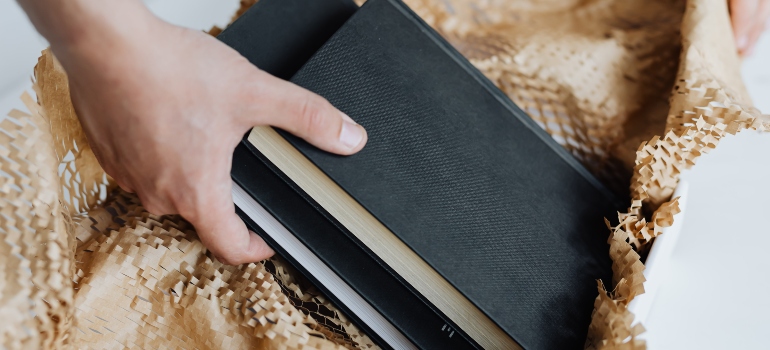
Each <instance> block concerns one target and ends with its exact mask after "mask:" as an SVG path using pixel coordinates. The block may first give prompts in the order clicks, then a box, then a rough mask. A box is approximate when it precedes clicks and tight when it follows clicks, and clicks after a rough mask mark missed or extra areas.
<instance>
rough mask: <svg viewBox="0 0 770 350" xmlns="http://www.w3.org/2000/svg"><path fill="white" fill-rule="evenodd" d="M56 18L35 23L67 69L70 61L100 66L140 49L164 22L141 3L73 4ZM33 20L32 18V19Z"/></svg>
mask: <svg viewBox="0 0 770 350" xmlns="http://www.w3.org/2000/svg"><path fill="white" fill-rule="evenodd" d="M63 7H66V8H64V9H60V10H61V11H60V12H56V11H50V12H52V13H55V14H56V16H55V17H56V18H45V16H43V18H38V19H39V20H42V21H44V23H35V25H36V27H38V29H39V30H40V32H41V33H42V34H43V35H44V36H45V37H46V39H48V41H49V43H50V44H51V49H52V50H53V52H54V54H55V55H56V57H57V58H58V59H59V60H60V61H61V62H62V64H63V65H64V66H65V68H66V67H67V66H69V65H71V64H70V62H73V63H74V62H81V63H84V64H88V65H93V64H97V63H98V62H99V61H100V60H103V59H107V58H108V57H113V58H115V57H116V56H118V55H120V53H121V52H125V51H126V50H129V49H131V48H132V47H137V46H139V44H140V43H141V41H142V40H145V39H146V38H149V37H150V35H151V33H152V32H155V31H156V30H157V29H156V28H158V27H160V25H161V23H165V22H162V21H161V20H160V19H158V18H157V17H155V16H154V15H153V14H152V13H151V12H150V11H149V10H148V9H147V8H146V7H145V6H144V4H143V3H142V2H141V1H134V0H129V1H126V0H100V1H78V0H75V1H71V2H70V5H69V6H68V5H64V6H63ZM30 17H32V16H30Z"/></svg>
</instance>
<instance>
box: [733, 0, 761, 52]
mask: <svg viewBox="0 0 770 350" xmlns="http://www.w3.org/2000/svg"><path fill="white" fill-rule="evenodd" d="M729 4H730V17H731V20H732V22H733V33H734V34H735V43H736V46H737V47H738V52H739V53H740V54H741V55H742V56H749V55H751V54H752V52H753V51H754V47H755V46H756V44H757V40H759V37H760V35H762V32H763V31H764V30H765V28H766V27H767V25H768V20H769V19H770V0H730V3H729Z"/></svg>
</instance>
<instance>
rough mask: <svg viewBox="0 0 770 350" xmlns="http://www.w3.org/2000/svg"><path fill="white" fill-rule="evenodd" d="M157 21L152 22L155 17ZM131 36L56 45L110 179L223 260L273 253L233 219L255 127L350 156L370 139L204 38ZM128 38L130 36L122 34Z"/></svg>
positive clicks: (145, 22) (317, 100) (154, 33)
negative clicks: (244, 147)
mask: <svg viewBox="0 0 770 350" xmlns="http://www.w3.org/2000/svg"><path fill="white" fill-rule="evenodd" d="M148 14H149V13H148ZM137 21H138V22H139V23H136V24H137V25H141V26H137V25H134V26H132V27H131V28H138V30H123V29H117V30H116V31H115V32H114V33H111V32H109V31H106V32H104V33H93V34H89V35H90V36H95V37H97V39H93V40H94V41H91V40H92V39H83V40H79V41H77V42H72V43H68V44H67V45H60V46H57V45H55V44H53V46H52V47H53V49H54V53H55V54H56V55H57V57H58V58H59V59H60V61H61V62H62V64H63V66H64V68H65V70H66V71H67V73H68V75H69V79H70V90H71V95H72V100H73V103H74V106H75V108H76V111H77V114H78V117H79V118H80V121H81V124H82V126H83V129H84V130H85V132H86V135H87V137H88V140H89V143H90V145H91V147H92V148H93V150H94V153H95V154H96V156H97V159H98V160H99V162H100V163H101V165H102V167H103V168H104V170H105V171H106V172H107V173H108V174H109V175H110V176H112V177H113V178H114V179H115V181H116V182H117V183H118V184H119V185H120V187H122V188H123V189H125V190H127V191H130V192H136V193H137V195H138V196H139V198H140V199H141V201H142V204H143V205H144V207H145V208H146V209H147V210H148V211H150V212H151V213H154V214H172V213H178V214H181V215H182V216H183V217H184V218H185V219H187V220H188V221H190V222H191V223H192V224H193V225H194V226H195V228H196V230H197V231H198V236H199V237H200V239H201V241H202V242H203V244H204V245H205V246H206V247H207V248H208V249H209V250H210V251H211V252H212V253H213V254H214V255H215V256H216V257H217V258H218V259H219V260H220V261H222V262H225V263H228V264H241V263H246V262H254V261H259V260H262V259H265V258H267V257H269V256H271V255H272V254H273V251H272V250H271V249H270V248H269V247H268V246H267V245H266V244H265V242H264V241H263V240H262V239H261V238H260V237H259V236H257V235H256V234H254V233H250V232H249V231H248V230H247V228H246V226H245V225H244V223H243V222H242V221H241V220H240V218H238V216H237V215H236V214H235V209H234V206H233V201H232V195H231V180H230V168H231V164H232V163H231V162H232V154H233V150H234V148H235V146H236V145H237V144H238V142H239V141H240V140H241V138H242V137H243V135H244V134H245V133H246V132H247V131H248V130H249V129H250V128H251V127H253V126H255V125H273V126H277V127H279V128H282V129H284V130H287V131H289V132H291V133H293V134H295V135H297V136H299V137H302V138H304V139H305V140H307V141H308V142H310V143H311V144H313V145H315V146H317V147H319V148H321V149H324V150H326V151H329V152H334V153H338V154H342V155H349V154H352V153H355V152H358V151H359V150H360V149H361V148H362V147H363V146H364V144H365V143H366V141H367V135H366V132H365V130H364V129H363V128H362V127H361V126H359V125H357V124H355V123H354V122H353V120H351V119H350V118H349V117H347V116H345V115H344V114H343V113H341V112H340V111H338V110H337V109H335V108H334V107H332V105H331V104H330V103H329V102H327V101H326V100H325V99H323V98H321V97H319V96H317V95H315V94H313V93H311V92H309V91H307V90H305V89H303V88H300V87H298V86H296V85H293V84H291V83H289V82H286V81H283V80H280V79H278V78H275V77H273V76H271V75H269V74H267V73H265V72H263V71H260V70H259V69H257V68H256V67H254V66H253V65H251V64H250V63H249V62H248V61H247V60H246V59H245V58H243V57H242V56H240V55H239V54H238V53H237V52H236V51H234V50H232V49H230V48H229V47H227V46H225V45H224V44H222V43H220V42H219V41H217V40H216V39H215V38H213V37H211V36H209V35H206V34H204V33H202V32H198V31H194V30H189V29H184V28H181V27H177V26H173V25H170V24H168V23H165V22H162V21H160V20H158V19H157V18H155V17H153V16H151V15H149V16H145V15H142V16H139V17H138V18H134V22H137ZM124 28H125V27H124Z"/></svg>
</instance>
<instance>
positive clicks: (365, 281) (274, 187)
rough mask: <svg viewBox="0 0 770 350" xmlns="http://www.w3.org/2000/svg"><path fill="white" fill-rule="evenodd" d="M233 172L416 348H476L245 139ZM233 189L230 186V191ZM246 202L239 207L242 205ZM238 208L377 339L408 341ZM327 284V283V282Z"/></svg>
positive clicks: (385, 343) (395, 344) (248, 191)
mask: <svg viewBox="0 0 770 350" xmlns="http://www.w3.org/2000/svg"><path fill="white" fill-rule="evenodd" d="M233 160H234V161H233V171H232V177H233V180H234V182H235V183H236V185H237V186H238V187H239V188H240V189H242V191H244V192H246V194H247V195H248V196H249V197H251V198H252V199H253V200H254V201H255V202H256V203H258V204H259V205H260V206H261V207H262V208H263V209H264V210H265V211H267V212H268V215H270V216H272V218H273V219H275V220H276V221H278V223H279V224H280V225H282V226H283V227H284V228H285V229H286V230H288V231H289V232H290V234H291V235H293V237H295V238H297V239H298V240H299V242H300V243H301V244H302V245H304V247H305V248H307V249H309V250H310V251H311V252H312V254H315V256H316V257H317V258H318V259H320V260H321V261H322V263H323V264H325V266H326V267H328V268H329V269H330V270H332V271H333V273H335V274H336V275H337V276H338V277H339V278H340V279H342V280H343V281H344V283H345V284H346V285H347V286H349V287H350V288H352V289H353V290H354V292H355V293H357V294H358V295H359V296H360V297H362V298H363V299H365V301H366V303H368V305H371V306H372V307H373V308H374V309H375V310H377V312H378V313H379V314H380V315H381V316H383V317H384V318H385V319H387V321H388V322H390V324H391V325H393V326H394V327H395V328H397V329H398V330H399V331H400V332H401V334H403V335H404V336H406V337H407V338H408V339H409V341H411V342H412V343H413V344H415V345H417V346H418V347H420V348H452V349H473V348H475V349H480V348H481V347H480V346H479V345H478V344H477V343H476V342H475V341H473V339H472V338H470V337H469V336H468V335H467V334H466V333H465V332H463V331H462V330H461V328H460V327H458V326H457V325H456V324H455V323H453V322H452V321H451V320H450V319H449V318H448V317H446V316H445V315H444V314H443V313H442V312H441V311H440V310H438V309H437V308H436V307H435V306H433V305H432V304H431V303H429V302H427V301H426V300H425V299H424V297H422V296H421V295H420V294H419V293H418V292H417V291H416V290H414V288H413V287H412V286H411V285H410V284H409V283H407V282H406V281H404V280H403V278H401V277H400V276H399V275H398V274H397V273H395V272H394V271H393V270H392V269H391V268H390V267H389V266H387V264H385V263H384V262H383V261H382V260H381V259H380V258H379V257H377V255H376V254H374V253H373V252H372V251H371V250H369V249H368V248H366V246H365V245H364V244H363V243H362V242H360V241H359V240H358V239H356V238H355V237H354V236H353V234H352V233H350V232H348V231H347V229H345V228H344V226H342V225H341V224H340V223H339V222H338V221H337V220H336V219H334V218H333V216H331V215H330V214H329V213H328V212H326V211H325V210H324V209H323V208H322V207H321V206H320V205H318V203H316V202H315V201H314V200H313V199H312V198H310V197H309V196H308V195H307V194H306V193H304V191H302V190H301V189H300V188H299V186H297V185H296V184H295V183H294V182H293V181H291V180H290V179H289V178H288V176H286V175H285V174H283V172H281V171H280V170H279V169H278V168H277V167H276V166H275V165H273V164H272V163H271V162H270V161H269V160H268V159H267V158H266V157H265V156H264V155H262V154H261V153H260V152H259V151H258V150H257V149H256V147H254V145H252V144H251V143H250V142H248V141H247V140H244V141H242V142H241V144H240V145H238V147H237V148H236V151H235V154H234V157H233ZM236 191H237V189H235V188H234V192H236ZM242 206H243V207H244V208H241V207H242ZM245 206H246V205H245V204H243V203H237V205H236V210H237V212H238V214H239V216H241V218H242V219H243V220H244V222H246V224H247V226H248V227H249V228H250V229H252V230H253V231H255V232H257V233H258V234H260V236H262V237H263V238H264V239H265V241H266V242H267V243H268V244H269V245H270V246H271V247H273V248H274V249H275V250H276V252H278V253H279V254H281V255H282V256H283V257H284V258H285V259H286V260H287V261H289V263H291V264H292V266H294V267H295V268H296V269H298V270H299V271H300V272H301V273H303V274H304V275H305V277H306V278H308V279H309V280H310V281H311V282H312V283H313V284H314V285H315V286H316V287H317V288H318V289H319V290H320V291H321V292H322V293H324V295H325V296H326V297H327V298H329V300H331V301H332V302H333V303H334V305H335V306H337V307H338V308H339V309H340V310H342V311H343V312H344V313H345V316H346V317H348V318H350V319H351V321H353V322H354V323H355V324H356V325H357V326H358V327H360V328H361V329H362V330H363V331H364V332H366V333H367V335H369V336H370V337H371V338H372V339H373V340H374V341H375V342H377V343H378V345H381V346H393V347H398V348H401V347H408V345H405V344H404V343H403V342H398V341H397V340H396V342H394V341H391V342H388V341H386V340H385V339H383V338H382V337H381V336H380V335H379V334H378V333H377V332H375V331H374V330H373V329H372V328H371V327H369V325H368V323H367V322H364V320H362V319H361V318H360V317H359V316H358V314H357V313H355V312H353V310H352V308H351V307H349V306H348V304H347V303H345V302H343V301H342V300H341V299H340V298H339V296H338V295H337V293H334V292H332V291H331V288H334V287H337V289H339V288H340V287H342V286H326V285H325V284H323V283H321V281H319V279H318V278H317V276H315V275H314V274H313V273H310V272H309V271H308V267H306V266H304V265H303V264H302V263H300V262H299V261H298V259H297V258H298V257H296V256H293V255H292V254H289V253H288V252H287V250H286V249H285V247H283V246H281V245H280V244H278V243H277V242H276V240H275V239H273V238H272V237H271V235H270V234H268V233H267V232H265V230H263V228H262V227H260V226H259V225H257V224H256V222H255V221H254V220H253V219H252V218H251V217H250V216H249V215H248V214H246V212H245V211H244V209H246V208H245ZM330 287H331V288H330Z"/></svg>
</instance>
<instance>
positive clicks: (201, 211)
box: [182, 176, 275, 265]
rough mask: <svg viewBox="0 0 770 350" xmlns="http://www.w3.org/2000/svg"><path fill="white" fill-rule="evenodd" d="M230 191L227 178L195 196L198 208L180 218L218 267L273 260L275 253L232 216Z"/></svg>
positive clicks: (233, 209)
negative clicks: (184, 220)
mask: <svg viewBox="0 0 770 350" xmlns="http://www.w3.org/2000/svg"><path fill="white" fill-rule="evenodd" d="M207 187H208V186H207ZM231 191H232V182H231V181H230V179H229V176H228V177H227V178H226V179H225V181H220V182H219V183H218V184H217V185H216V186H211V187H210V188H209V190H208V191H207V192H206V193H205V194H203V195H200V194H199V195H198V196H197V197H198V198H199V199H203V200H199V201H197V203H198V206H199V207H198V208H194V209H193V210H192V211H191V212H188V213H187V215H184V214H183V215H182V216H184V217H185V219H187V220H188V221H190V223H192V224H193V226H195V230H196V231H197V232H198V237H199V238H200V240H201V242H202V243H203V245H204V246H206V248H207V249H208V250H209V251H211V253H212V254H214V256H216V257H217V259H218V260H219V261H220V262H222V263H225V264H228V265H240V264H244V263H251V262H257V261H260V260H264V259H267V258H269V257H271V256H273V254H275V252H274V251H273V250H272V249H271V248H270V247H269V246H268V245H267V244H266V243H265V241H264V240H263V239H262V238H261V237H260V236H259V235H257V234H256V233H253V232H251V231H249V230H248V229H247V228H246V225H245V224H244V223H243V221H242V220H241V219H240V218H239V217H238V215H237V214H236V213H235V205H234V204H233V200H232V195H231ZM207 196H210V197H209V198H207ZM188 216H189V217H188Z"/></svg>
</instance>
